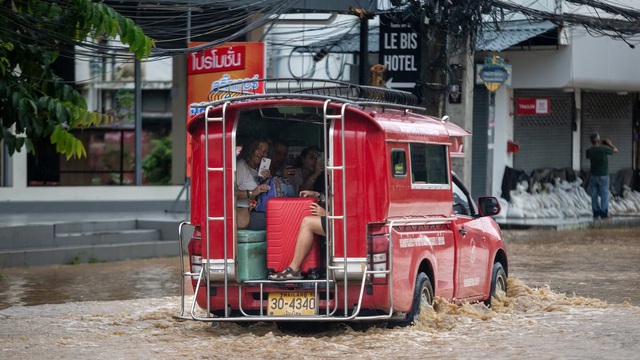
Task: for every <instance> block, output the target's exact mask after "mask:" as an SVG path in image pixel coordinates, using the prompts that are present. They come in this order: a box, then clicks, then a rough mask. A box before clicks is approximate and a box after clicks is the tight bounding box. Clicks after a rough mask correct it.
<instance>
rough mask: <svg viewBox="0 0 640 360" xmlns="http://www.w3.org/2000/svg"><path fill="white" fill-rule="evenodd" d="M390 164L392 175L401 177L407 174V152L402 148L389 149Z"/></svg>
mask: <svg viewBox="0 0 640 360" xmlns="http://www.w3.org/2000/svg"><path fill="white" fill-rule="evenodd" d="M391 164H392V167H391V171H392V172H393V177H396V178H403V177H406V176H407V154H406V153H405V152H404V149H391Z"/></svg>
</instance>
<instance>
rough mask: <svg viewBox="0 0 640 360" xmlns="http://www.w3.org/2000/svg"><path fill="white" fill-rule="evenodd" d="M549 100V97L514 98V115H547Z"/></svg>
mask: <svg viewBox="0 0 640 360" xmlns="http://www.w3.org/2000/svg"><path fill="white" fill-rule="evenodd" d="M549 114H551V101H550V100H549V99H546V98H545V99H537V98H516V115H549Z"/></svg>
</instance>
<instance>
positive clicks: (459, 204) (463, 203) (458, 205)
mask: <svg viewBox="0 0 640 360" xmlns="http://www.w3.org/2000/svg"><path fill="white" fill-rule="evenodd" d="M453 211H454V212H455V213H456V215H471V207H469V198H468V197H467V194H465V192H464V191H463V190H462V189H460V188H459V187H458V185H457V184H456V183H455V182H454V183H453Z"/></svg>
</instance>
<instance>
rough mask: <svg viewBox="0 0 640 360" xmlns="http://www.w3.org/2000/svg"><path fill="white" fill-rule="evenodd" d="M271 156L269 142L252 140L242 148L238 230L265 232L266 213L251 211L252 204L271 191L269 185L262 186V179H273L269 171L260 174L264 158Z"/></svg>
mask: <svg viewBox="0 0 640 360" xmlns="http://www.w3.org/2000/svg"><path fill="white" fill-rule="evenodd" d="M268 155H269V140H267V139H266V138H252V139H249V141H247V143H246V144H245V145H244V146H242V150H241V151H240V154H238V157H237V158H236V161H237V163H236V206H237V208H236V218H237V219H238V229H241V230H244V229H249V230H264V229H266V227H267V222H266V219H265V215H264V213H260V212H256V211H251V208H250V203H251V201H253V200H256V197H257V196H258V195H260V194H261V193H263V192H267V191H269V189H270V188H269V185H267V184H260V181H261V179H268V178H270V177H271V171H270V170H269V169H266V170H263V172H262V174H258V170H257V169H258V167H259V166H260V162H261V161H262V158H264V157H267V156H268Z"/></svg>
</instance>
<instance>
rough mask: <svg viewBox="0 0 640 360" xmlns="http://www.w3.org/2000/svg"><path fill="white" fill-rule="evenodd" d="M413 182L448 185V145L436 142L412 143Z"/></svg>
mask: <svg viewBox="0 0 640 360" xmlns="http://www.w3.org/2000/svg"><path fill="white" fill-rule="evenodd" d="M409 151H410V152H411V182H412V183H413V184H427V185H448V184H449V176H448V169H447V147H446V146H445V145H434V144H415V143H412V144H410V147H409Z"/></svg>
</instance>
